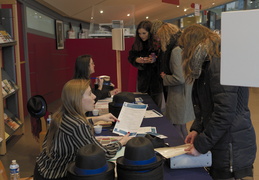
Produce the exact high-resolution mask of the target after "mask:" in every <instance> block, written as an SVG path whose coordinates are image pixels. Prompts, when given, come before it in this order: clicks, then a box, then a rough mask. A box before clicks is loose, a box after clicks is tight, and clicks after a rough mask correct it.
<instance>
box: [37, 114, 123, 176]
mask: <svg viewBox="0 0 259 180" xmlns="http://www.w3.org/2000/svg"><path fill="white" fill-rule="evenodd" d="M90 122H91V123H92V121H90ZM92 143H94V144H97V145H99V146H100V147H101V148H102V149H103V150H104V151H105V153H106V158H107V159H110V158H112V157H114V156H115V155H116V153H117V151H118V150H120V149H121V147H122V145H121V144H120V143H119V142H115V143H112V144H108V145H106V146H102V145H101V144H100V143H99V142H98V141H97V139H96V138H95V136H94V134H93V131H92V127H90V126H89V125H88V124H87V123H86V122H85V121H84V120H82V119H79V118H75V117H70V116H68V115H64V116H63V119H62V123H61V125H60V128H59V130H58V132H57V134H56V136H55V138H54V139H53V147H52V148H51V150H50V156H48V155H47V154H46V138H45V140H44V142H43V150H42V152H41V153H40V155H39V157H37V160H36V163H37V165H38V171H39V173H40V174H41V176H43V177H44V178H47V179H57V178H62V177H65V176H66V174H67V171H66V170H67V165H68V164H69V163H70V162H71V161H74V160H75V157H76V153H77V151H78V149H80V148H81V147H83V146H85V145H87V144H92Z"/></svg>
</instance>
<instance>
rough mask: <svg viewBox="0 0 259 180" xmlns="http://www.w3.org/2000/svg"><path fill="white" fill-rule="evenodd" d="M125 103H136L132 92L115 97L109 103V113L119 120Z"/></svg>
mask: <svg viewBox="0 0 259 180" xmlns="http://www.w3.org/2000/svg"><path fill="white" fill-rule="evenodd" d="M124 102H128V103H135V96H134V94H133V93H132V92H120V93H118V94H116V95H114V96H113V100H112V102H110V103H109V112H110V113H112V114H113V115H114V116H115V117H117V118H118V117H119V114H120V111H121V108H122V105H123V103H124Z"/></svg>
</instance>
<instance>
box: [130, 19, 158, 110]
mask: <svg viewBox="0 0 259 180" xmlns="http://www.w3.org/2000/svg"><path fill="white" fill-rule="evenodd" d="M151 27H152V23H151V21H148V20H144V21H141V22H140V23H139V24H138V26H137V29H136V37H135V41H134V43H133V45H132V49H131V50H130V52H129V57H128V61H129V62H130V63H131V64H132V65H133V66H134V67H136V68H137V69H138V80H137V88H138V91H139V92H142V93H147V94H149V95H150V96H151V98H152V99H153V100H154V102H155V103H156V104H157V105H158V107H159V108H161V107H162V104H163V93H162V91H163V89H162V79H161V78H160V77H159V62H158V61H154V59H153V58H155V59H156V56H157V52H156V51H154V48H153V45H154V44H153V35H152V34H151V33H150V30H151ZM152 53H154V57H153V58H152V55H151V54H152Z"/></svg>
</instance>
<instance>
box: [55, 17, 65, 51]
mask: <svg viewBox="0 0 259 180" xmlns="http://www.w3.org/2000/svg"><path fill="white" fill-rule="evenodd" d="M56 41H57V49H64V27H63V21H59V20H56Z"/></svg>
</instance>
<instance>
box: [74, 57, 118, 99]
mask: <svg viewBox="0 0 259 180" xmlns="http://www.w3.org/2000/svg"><path fill="white" fill-rule="evenodd" d="M94 67H95V65H94V61H93V59H92V56H90V55H88V54H86V55H82V56H78V57H77V59H76V62H75V71H74V77H73V79H87V80H89V79H90V75H91V74H92V73H94V72H95V70H94ZM96 82H97V84H96V86H95V87H94V88H93V87H92V92H93V94H94V95H95V96H96V99H95V101H98V100H99V99H105V98H107V97H110V96H112V95H115V94H117V93H119V92H120V90H119V89H114V87H113V86H110V85H105V83H104V80H103V79H101V78H99V77H97V79H96Z"/></svg>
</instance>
